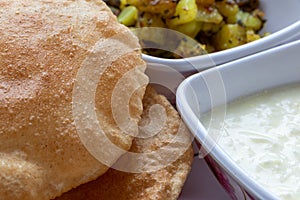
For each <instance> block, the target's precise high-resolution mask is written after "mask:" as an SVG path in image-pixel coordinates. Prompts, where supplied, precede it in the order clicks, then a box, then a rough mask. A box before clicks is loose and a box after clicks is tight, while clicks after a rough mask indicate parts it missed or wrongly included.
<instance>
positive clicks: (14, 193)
mask: <svg viewBox="0 0 300 200" xmlns="http://www.w3.org/2000/svg"><path fill="white" fill-rule="evenodd" d="M111 38H112V39H111ZM116 44H117V45H116ZM118 44H126V45H127V46H126V45H125V46H124V45H123V46H122V45H118ZM138 48H139V45H138V40H137V38H136V37H134V36H133V35H132V34H131V33H130V32H129V30H128V29H127V28H126V27H124V26H122V25H120V24H119V23H118V22H117V20H116V18H115V16H114V15H113V14H112V13H111V11H110V10H109V8H108V7H107V6H106V5H105V4H104V3H103V2H102V1H96V0H77V1H73V0H18V1H16V0H0V68H1V69H0V198H1V200H6V199H9V200H12V199H13V200H16V199H22V200H29V199H34V200H36V199H39V200H43V199H51V198H55V197H57V196H59V195H61V194H62V193H63V192H66V191H68V190H70V189H71V188H74V187H76V186H78V185H80V184H83V183H86V182H88V181H91V180H94V179H95V178H97V177H98V176H100V175H101V174H103V173H104V172H106V171H107V169H108V167H107V166H106V165H104V164H102V163H100V162H99V161H98V160H97V159H95V158H94V157H93V156H91V154H90V152H89V151H87V149H86V148H85V147H84V145H83V144H82V141H81V140H80V138H79V135H78V134H77V133H78V132H79V131H77V130H78V129H79V128H81V129H82V130H83V131H87V130H88V131H91V128H90V127H88V126H87V127H83V126H85V125H86V124H84V123H83V124H81V127H78V126H75V124H76V123H77V122H78V123H80V122H81V121H83V122H84V121H85V120H86V119H87V117H86V116H89V114H92V113H93V112H91V111H90V110H88V108H87V110H84V109H85V108H81V107H80V106H82V104H81V103H86V102H80V97H83V98H84V97H85V96H86V94H88V93H87V92H89V90H90V88H89V86H90V85H89V84H91V85H93V84H92V82H93V81H92V80H91V79H92V78H90V77H86V82H87V83H89V84H87V85H86V86H82V82H84V80H85V77H82V76H81V77H79V78H78V77H76V75H77V73H79V69H82V68H83V67H84V68H85V70H86V71H89V73H91V74H97V73H94V71H93V70H98V71H99V70H100V71H101V70H103V72H102V73H100V75H101V76H99V77H96V79H97V82H96V83H95V84H96V91H95V92H94V95H95V99H91V102H93V100H95V102H96V104H95V108H96V109H95V110H96V118H97V119H98V120H99V123H100V125H101V127H102V129H103V131H104V132H105V133H106V134H107V135H106V136H107V137H108V138H110V139H111V141H112V142H113V143H114V144H116V145H118V146H119V147H120V148H122V149H124V150H128V149H129V148H130V146H131V143H132V139H133V136H134V135H133V136H130V135H127V134H125V133H124V131H122V130H121V129H120V128H119V127H118V126H117V124H116V122H115V121H114V120H113V118H114V117H113V110H112V107H113V102H111V97H112V96H113V94H114V93H113V91H114V89H115V87H116V86H117V85H118V82H119V81H120V80H121V79H122V78H123V76H124V75H125V74H126V76H127V79H126V80H127V81H126V84H124V86H123V87H122V91H123V92H116V96H117V97H118V98H116V99H117V100H116V101H115V102H114V105H117V104H120V103H122V104H126V103H127V102H126V101H125V102H124V101H123V102H120V101H121V100H120V99H124V100H126V98H127V100H128V102H129V103H128V104H129V106H128V113H130V116H131V125H132V126H133V127H132V128H133V129H134V128H136V129H137V127H138V121H139V120H140V115H141V114H142V97H143V95H144V91H145V87H146V86H141V87H138V86H140V85H143V84H147V81H148V79H147V77H146V76H145V75H144V70H145V63H144V62H143V60H142V59H141V53H140V51H139V49H138ZM126 50H128V51H126ZM108 58H113V59H111V62H112V64H111V65H109V64H110V62H108V60H109V59H108ZM103 63H105V64H103ZM106 67H108V68H106ZM82 72H85V71H84V70H83V71H82ZM129 72H130V73H129ZM78 80H80V81H81V82H80V81H78ZM76 83H78V84H79V83H81V85H80V84H79V85H78V88H77V87H76V88H77V89H78V90H77V92H76V94H74V88H75V87H74V86H75V85H76ZM95 84H94V85H95ZM137 88H139V89H137ZM133 89H135V92H134V93H132V90H133ZM125 93H129V94H131V93H132V94H133V95H132V96H131V98H130V99H128V97H127V95H128V94H126V96H125V95H124V94H125ZM92 97H93V96H91V98H92ZM76 98H77V101H76V102H75V100H74V99H76ZM85 98H89V97H85ZM76 106H77V107H76ZM87 106H88V104H87ZM76 109H77V110H76ZM80 109H81V110H80ZM74 110H75V111H74ZM80 111H83V114H82V115H78V116H76V117H77V118H78V119H77V122H76V119H75V117H74V112H77V114H78V113H80ZM92 111H94V109H92ZM86 112H87V113H86ZM75 114H76V113H75ZM75 122H76V123H75ZM76 125H77V124H76ZM136 134H137V133H136ZM101 137H103V136H101ZM101 137H100V139H101ZM91 141H93V137H91V138H88V139H87V142H91ZM97 148H98V150H101V145H100V147H98V146H97ZM89 150H90V149H89ZM102 150H103V153H104V152H105V153H106V154H107V155H109V157H110V159H111V160H110V163H113V162H114V161H115V160H117V159H118V158H119V157H120V156H121V154H122V152H121V153H120V152H119V151H112V152H111V150H110V149H102ZM91 152H93V149H92V151H91ZM93 153H95V152H93ZM98 153H99V152H98ZM100 153H101V151H100Z"/></svg>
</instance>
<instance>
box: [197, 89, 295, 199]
mask: <svg viewBox="0 0 300 200" xmlns="http://www.w3.org/2000/svg"><path fill="white" fill-rule="evenodd" d="M222 116H224V113H219V114H218V112H214V114H213V116H211V115H210V114H206V115H204V116H203V117H201V122H202V123H203V125H204V126H205V127H207V129H208V133H209V134H210V135H213V136H215V137H214V138H215V139H216V141H217V143H218V145H219V146H220V147H221V148H222V149H224V151H225V152H226V153H227V154H228V155H229V156H230V157H231V158H232V159H233V160H234V161H235V162H236V163H237V164H238V165H239V166H240V167H241V168H242V169H243V170H244V171H245V172H246V173H247V174H249V176H250V177H252V178H253V179H254V180H256V182H258V183H259V184H261V185H262V186H263V187H265V188H266V189H267V190H269V191H270V192H272V193H273V194H275V195H276V196H278V197H280V198H282V199H286V200H296V199H300V84H294V85H289V86H284V87H280V88H275V89H271V90H268V91H264V92H261V93H259V94H256V95H253V96H250V97H245V98H242V99H238V100H236V101H234V102H232V103H229V104H228V105H227V109H226V115H225V119H224V120H216V119H218V118H222ZM215 121H216V122H217V123H218V124H214V122H215ZM219 121H222V122H219ZM220 123H222V124H220ZM220 127H222V128H220ZM216 136H217V137H216Z"/></svg>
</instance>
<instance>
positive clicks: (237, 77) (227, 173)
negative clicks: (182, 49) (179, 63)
mask: <svg viewBox="0 0 300 200" xmlns="http://www.w3.org/2000/svg"><path fill="white" fill-rule="evenodd" d="M299 52H300V40H298V41H295V42H292V43H289V44H285V45H282V46H279V47H276V48H273V49H270V50H267V51H264V52H260V53H257V54H254V55H251V56H248V57H245V58H242V59H239V60H236V61H233V62H230V63H226V64H224V65H221V66H218V67H215V68H212V69H209V70H206V71H203V72H200V73H198V74H195V75H192V76H190V77H189V78H187V79H186V80H184V81H183V82H182V83H181V84H180V86H179V87H178V90H177V96H176V97H177V100H176V101H177V108H178V110H179V112H180V114H181V116H182V118H183V120H184V121H185V123H186V124H187V126H188V127H189V129H190V130H191V132H192V133H193V134H194V135H195V137H196V139H197V140H198V141H199V142H200V143H201V145H202V147H203V148H202V150H204V152H206V153H208V155H207V156H206V157H205V160H206V161H207V163H208V164H209V166H210V168H211V169H212V171H213V172H214V174H215V176H216V177H217V179H218V180H219V182H220V183H221V184H222V185H223V186H224V188H225V189H226V190H227V192H228V193H229V195H230V196H231V198H233V199H278V198H277V197H275V196H273V195H272V194H271V193H269V192H268V191H267V190H266V189H265V188H263V187H261V186H260V185H259V184H257V183H256V182H255V180H253V179H251V178H249V177H248V176H247V174H245V173H244V172H243V171H242V170H241V168H240V167H239V166H238V165H237V164H236V163H235V162H234V161H233V160H232V159H231V158H230V157H229V156H228V155H227V154H226V153H225V152H224V151H223V150H222V149H221V148H220V147H219V146H218V145H217V144H216V143H215V142H214V140H211V139H210V138H209V137H207V134H208V133H207V131H206V130H205V128H204V127H203V126H202V124H201V122H200V121H199V116H201V114H203V113H205V112H207V111H210V110H211V108H213V107H215V106H218V105H225V104H226V103H227V102H230V101H232V100H234V99H237V98H240V97H242V96H247V95H251V94H254V93H257V92H260V91H262V90H265V89H269V88H273V87H277V86H281V85H285V84H290V83H297V82H298V83H299V82H300V57H299Z"/></svg>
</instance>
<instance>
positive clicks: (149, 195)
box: [55, 87, 193, 200]
mask: <svg viewBox="0 0 300 200" xmlns="http://www.w3.org/2000/svg"><path fill="white" fill-rule="evenodd" d="M143 104H144V113H143V117H142V119H141V123H144V122H146V123H147V121H148V114H149V113H148V112H149V108H150V107H151V106H152V105H154V104H160V105H162V106H163V107H164V108H165V109H166V113H167V121H166V124H165V125H164V126H165V127H164V128H163V130H162V131H161V132H160V133H159V134H158V135H156V136H154V137H151V138H149V139H146V140H145V139H138V138H135V139H134V142H133V146H132V147H131V151H135V152H145V151H149V150H154V149H157V148H159V146H161V145H165V144H166V143H169V141H170V139H171V138H173V137H174V135H175V134H176V132H177V131H178V127H179V123H180V117H179V115H178V113H177V112H176V111H175V109H174V108H173V107H172V106H171V105H170V103H169V102H168V101H167V100H166V98H165V97H163V96H161V95H158V94H157V93H156V92H155V91H154V90H153V89H151V88H150V87H148V88H147V90H146V94H145V97H144V100H143ZM188 134H189V133H188V132H187V135H188ZM192 160H193V151H192V148H191V146H189V147H188V150H187V151H186V152H185V153H184V154H183V155H182V156H180V157H179V159H178V160H176V161H175V162H173V163H171V164H169V165H168V166H166V167H164V168H162V169H160V170H158V171H155V172H151V173H127V172H122V171H118V170H115V169H109V170H108V171H107V172H106V173H105V174H104V175H102V176H101V177H99V178H98V179H96V180H95V181H91V182H89V183H86V184H84V185H81V186H79V187H77V188H75V189H73V190H71V191H69V192H67V193H65V194H63V195H62V196H61V197H58V198H56V199H55V200H96V199H97V200H107V199H111V200H159V199H161V200H169V199H171V200H172V199H177V198H178V196H179V194H180V192H181V190H182V186H183V184H184V182H185V180H186V177H187V175H188V174H189V172H190V169H191V164H192Z"/></svg>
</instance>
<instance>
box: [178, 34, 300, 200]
mask: <svg viewBox="0 0 300 200" xmlns="http://www.w3.org/2000/svg"><path fill="white" fill-rule="evenodd" d="M293 46H297V47H300V40H297V41H294V42H291V43H288V44H285V45H282V46H279V47H275V48H272V49H269V50H266V51H263V52H260V53H257V54H254V55H251V56H248V57H245V58H242V59H238V60H235V61H232V62H230V63H226V64H224V65H220V66H218V67H215V68H212V69H208V70H206V71H203V72H200V73H197V74H194V75H192V76H190V77H188V78H187V79H185V80H184V81H183V82H182V83H181V84H180V85H179V87H178V89H177V93H176V106H177V109H178V111H179V113H180V115H181V117H182V119H183V121H184V122H185V123H186V125H187V127H188V128H189V129H190V130H191V132H192V133H193V134H194V137H195V138H196V139H197V140H198V141H199V142H200V144H201V145H202V146H203V148H204V149H205V150H208V149H209V152H208V154H209V155H210V156H211V157H212V158H213V159H214V161H216V162H217V163H218V164H219V165H220V166H221V167H222V168H223V169H224V170H225V171H226V172H227V173H228V174H230V176H231V177H232V178H233V179H234V180H235V181H237V182H238V183H239V184H240V185H242V186H243V187H244V188H246V189H247V190H248V191H250V193H251V194H254V195H255V196H257V197H258V198H259V199H279V198H278V197H277V196H274V195H273V194H272V193H271V192H269V191H268V190H267V189H265V188H264V187H263V186H261V185H260V184H259V183H257V182H256V181H255V180H254V179H252V178H250V177H248V176H247V175H246V173H245V172H244V171H243V170H242V169H241V167H239V166H238V164H237V163H235V162H234V161H233V160H232V159H231V158H230V156H229V155H228V154H227V153H226V152H225V151H224V150H223V149H221V147H220V146H219V145H218V144H217V143H216V142H214V141H213V140H212V139H211V138H207V137H206V135H207V134H208V133H207V131H206V129H205V128H204V126H203V125H202V123H201V122H200V120H199V119H198V117H197V116H196V115H195V114H194V112H193V110H192V109H191V107H190V106H189V103H188V101H187V99H186V98H185V97H186V95H185V91H186V90H187V88H188V87H191V86H190V82H192V81H194V80H195V79H198V78H200V77H202V76H205V75H206V74H209V73H211V72H215V71H217V70H221V71H222V69H226V68H228V67H230V66H231V65H232V64H235V63H242V62H245V61H248V62H249V61H251V60H253V59H256V58H258V57H263V56H265V55H270V54H276V53H278V52H281V51H286V50H287V49H289V48H290V47H293ZM203 141H205V142H203ZM209 146H213V148H212V149H210V148H209Z"/></svg>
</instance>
